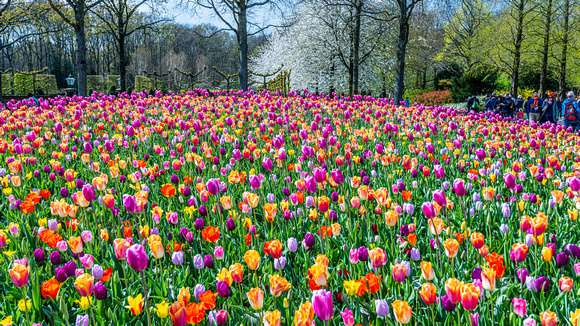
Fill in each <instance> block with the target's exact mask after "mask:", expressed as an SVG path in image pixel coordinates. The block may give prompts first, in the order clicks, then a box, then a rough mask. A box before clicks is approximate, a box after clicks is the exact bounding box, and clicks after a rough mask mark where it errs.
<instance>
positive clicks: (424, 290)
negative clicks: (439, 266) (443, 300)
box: [419, 283, 437, 306]
mask: <svg viewBox="0 0 580 326" xmlns="http://www.w3.org/2000/svg"><path fill="white" fill-rule="evenodd" d="M419 295H420V296H421V299H423V302H425V304H426V305H428V306H429V305H432V304H434V303H435V302H436V301H437V288H436V287H435V285H433V284H431V283H424V284H423V285H422V286H421V289H420V290H419Z"/></svg>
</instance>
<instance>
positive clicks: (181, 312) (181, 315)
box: [169, 301, 187, 325]
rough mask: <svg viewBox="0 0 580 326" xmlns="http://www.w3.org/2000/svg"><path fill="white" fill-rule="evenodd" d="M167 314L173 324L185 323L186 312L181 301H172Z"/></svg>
mask: <svg viewBox="0 0 580 326" xmlns="http://www.w3.org/2000/svg"><path fill="white" fill-rule="evenodd" d="M169 316H171V322H172V323H173V325H185V322H186V320H187V314H186V312H185V306H184V305H183V302H181V301H177V302H174V303H173V304H172V305H171V307H169Z"/></svg>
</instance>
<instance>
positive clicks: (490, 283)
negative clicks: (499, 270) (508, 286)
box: [481, 267, 496, 291]
mask: <svg viewBox="0 0 580 326" xmlns="http://www.w3.org/2000/svg"><path fill="white" fill-rule="evenodd" d="M495 280H496V272H495V270H494V269H491V268H487V267H483V268H482V270H481V284H482V286H483V288H484V289H486V290H487V291H493V290H495Z"/></svg>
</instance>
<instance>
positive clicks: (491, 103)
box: [485, 93, 497, 113]
mask: <svg viewBox="0 0 580 326" xmlns="http://www.w3.org/2000/svg"><path fill="white" fill-rule="evenodd" d="M496 108H497V98H496V95H495V93H493V94H491V98H490V99H489V100H487V102H485V111H486V112H487V113H495V110H496Z"/></svg>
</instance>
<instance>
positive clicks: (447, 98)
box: [414, 90, 451, 106]
mask: <svg viewBox="0 0 580 326" xmlns="http://www.w3.org/2000/svg"><path fill="white" fill-rule="evenodd" d="M414 101H415V102H417V103H420V104H425V105H427V106H432V105H442V104H445V103H449V102H451V91H449V90H446V91H433V92H428V93H422V94H419V95H416V96H415V100H414Z"/></svg>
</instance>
